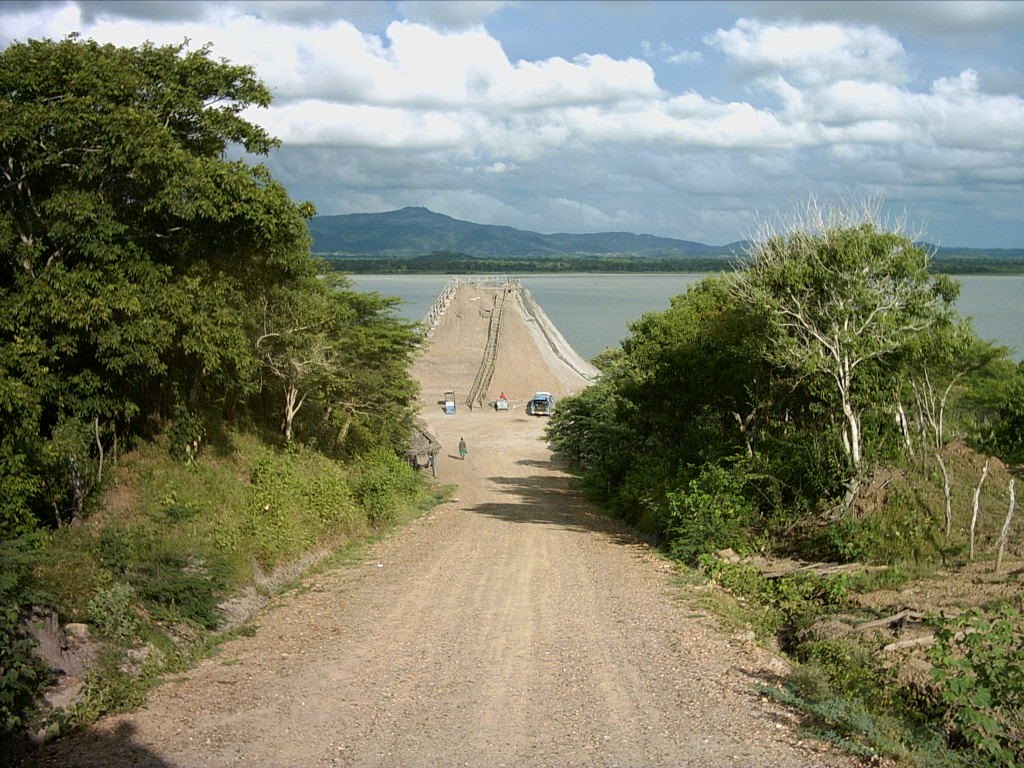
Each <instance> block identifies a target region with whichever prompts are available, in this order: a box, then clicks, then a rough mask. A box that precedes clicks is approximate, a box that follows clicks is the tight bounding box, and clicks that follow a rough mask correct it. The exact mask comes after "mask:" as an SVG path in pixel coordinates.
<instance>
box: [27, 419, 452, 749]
mask: <svg viewBox="0 0 1024 768" xmlns="http://www.w3.org/2000/svg"><path fill="white" fill-rule="evenodd" d="M227 444H229V445H230V446H231V448H232V450H224V451H207V452H201V453H200V454H199V455H198V456H196V457H194V459H192V460H190V461H188V462H182V461H179V460H176V459H175V458H174V457H173V456H172V455H171V454H170V452H169V451H168V448H167V446H166V445H163V444H161V442H160V441H157V442H156V443H152V444H147V445H144V446H142V447H141V448H140V449H139V450H137V451H135V452H133V453H131V454H129V455H128V456H125V457H124V458H123V459H122V462H121V465H120V466H119V467H118V469H117V471H116V479H115V480H114V481H113V482H112V483H111V484H110V487H109V489H108V491H107V494H106V499H105V503H103V504H100V505H98V508H97V510H96V511H95V512H94V513H93V514H92V515H90V516H89V517H88V518H87V519H86V520H85V521H84V523H83V524H82V525H79V526H75V527H64V528H60V529H57V530H55V531H53V532H52V533H51V534H50V535H49V536H48V537H47V538H46V539H45V541H44V542H43V544H42V546H40V547H38V548H37V549H36V550H34V551H33V552H32V553H31V557H30V558H29V559H30V560H31V563H30V565H28V566H26V567H27V568H30V569H31V572H32V576H33V580H34V583H35V584H37V585H38V590H39V594H40V595H41V599H43V600H44V602H47V603H50V604H52V605H54V606H56V607H57V608H58V610H59V612H60V614H61V617H62V620H63V621H80V622H85V623H87V624H89V625H90V626H91V628H92V634H93V637H94V638H96V639H98V640H101V641H102V645H101V646H100V647H101V652H100V654H99V658H98V662H97V663H96V665H95V666H94V668H93V669H92V670H91V671H90V673H89V676H88V679H87V682H86V686H85V690H84V695H83V696H82V698H81V700H80V701H79V702H78V703H77V704H76V705H74V706H73V707H72V708H70V709H69V710H67V711H65V712H56V713H51V714H50V715H49V727H50V729H51V732H59V731H64V730H67V729H69V728H73V727H75V726H78V725H81V724H85V723H89V722H92V721H93V720H95V719H96V718H98V717H99V716H101V715H103V714H106V713H110V712H116V711H122V710H125V709H130V708H133V707H136V706H138V705H139V704H140V703H141V702H142V701H143V700H144V698H145V695H146V692H147V691H148V690H149V689H150V688H151V687H152V686H153V685H154V684H156V683H157V682H158V681H159V680H161V679H162V678H163V677H164V676H165V675H167V674H173V673H175V672H179V671H181V670H183V669H187V668H188V667H190V666H191V665H193V664H194V663H195V662H196V661H197V660H198V659H199V658H202V657H204V656H206V655H209V654H210V653H212V652H214V651H215V650H216V648H218V647H219V645H220V644H221V643H223V642H224V641H226V640H229V639H231V638H234V637H239V636H246V635H251V634H252V633H254V632H255V628H254V626H253V625H252V624H251V623H249V622H245V621H243V622H242V623H240V624H238V625H236V626H234V627H233V628H232V629H230V630H227V631H221V627H222V624H223V620H224V617H223V616H222V612H221V607H220V606H221V604H222V602H223V601H224V600H225V599H226V598H227V597H229V596H231V595H232V594H235V593H237V592H239V591H240V590H241V589H242V588H243V587H247V586H250V585H253V584H255V583H257V577H262V576H264V575H265V574H266V573H268V572H271V571H273V570H274V569H277V568H281V567H284V566H293V567H296V568H297V569H298V570H297V571H296V573H299V572H302V573H307V572H308V567H307V566H306V565H305V562H306V560H307V559H309V555H310V554H311V553H314V552H319V551H326V552H329V553H330V554H328V555H327V556H326V557H322V558H320V559H319V561H316V560H315V559H311V560H310V562H314V563H316V564H315V566H314V567H315V569H316V570H317V571H324V570H328V569H330V568H334V567H338V566H340V565H344V564H347V563H351V562H354V561H356V560H358V558H359V557H360V552H361V551H362V549H363V548H364V547H365V545H366V544H367V543H369V542H371V541H372V540H374V539H375V538H377V537H379V536H381V535H383V534H384V533H385V532H386V531H387V530H390V529H391V528H392V527H394V526H395V525H399V524H402V523H404V522H406V521H408V520H410V519H412V518H414V517H416V516H418V515H421V514H423V512H424V511H426V510H428V509H431V508H432V507H434V506H436V505H437V504H438V503H439V502H440V501H442V500H443V499H444V498H446V497H447V495H449V492H448V491H446V490H445V489H435V488H431V487H428V485H427V484H426V483H425V482H424V480H423V479H422V476H421V475H419V474H418V473H417V472H416V471H415V470H413V469H412V468H411V467H409V466H408V465H407V464H406V463H405V462H403V461H402V460H401V459H399V458H398V457H397V456H395V455H394V454H392V453H390V452H387V451H381V452H375V453H371V454H369V455H367V456H364V457H363V458H361V459H359V460H357V461H356V462H354V463H353V464H350V465H343V464H340V463H339V462H337V461H334V460H331V459H329V458H327V457H325V456H324V455H323V454H320V453H317V452H316V451H313V450H310V449H306V448H303V447H301V446H299V447H293V448H290V449H287V450H275V449H271V448H268V447H267V446H266V445H265V444H263V443H261V442H260V441H259V439H258V438H257V437H255V436H252V435H246V434H240V433H239V434H232V435H231V436H230V440H229V441H228V443H227ZM299 578H300V577H299V576H296V577H294V578H292V579H289V580H281V582H279V583H275V584H274V586H271V587H269V589H270V591H272V592H273V593H278V592H281V591H284V590H286V589H288V588H289V587H294V586H295V584H296V583H298V580H299Z"/></svg>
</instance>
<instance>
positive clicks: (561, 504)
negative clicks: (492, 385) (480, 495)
mask: <svg viewBox="0 0 1024 768" xmlns="http://www.w3.org/2000/svg"><path fill="white" fill-rule="evenodd" d="M516 463H517V464H518V465H521V466H530V467H537V468H541V469H547V470H550V469H552V468H553V467H555V466H557V465H556V464H554V463H553V462H548V461H533V460H522V461H518V462H516ZM487 479H488V480H490V481H491V482H492V483H494V484H496V485H497V486H499V487H500V488H501V492H502V493H503V494H506V495H508V497H509V500H508V501H507V502H487V503H484V504H477V505H476V506H474V507H472V508H471V510H470V511H472V512H477V513H479V514H483V515H490V516H491V517H496V518H500V519H502V520H507V521H509V522H514V523H531V524H543V525H553V526H558V527H560V528H567V529H570V530H576V531H580V532H588V533H602V534H605V535H606V536H609V537H611V538H612V539H613V540H614V541H616V542H617V543H621V544H637V543H638V542H639V541H640V539H638V538H637V536H636V535H635V534H633V533H631V532H630V530H629V528H628V527H627V526H626V525H625V524H623V523H622V522H620V521H618V520H615V519H613V518H611V517H609V516H608V515H607V514H606V513H604V512H602V511H601V510H600V509H598V508H597V507H595V506H594V505H593V504H591V503H590V502H588V501H587V500H586V499H585V498H584V497H583V495H582V494H581V493H580V492H579V490H577V489H576V488H574V487H573V486H574V483H575V480H574V478H572V477H569V476H566V475H551V474H543V475H541V474H538V475H526V476H522V475H519V476H514V477H503V476H494V477H489V478H487Z"/></svg>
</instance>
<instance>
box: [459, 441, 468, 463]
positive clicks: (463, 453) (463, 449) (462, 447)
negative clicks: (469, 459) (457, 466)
mask: <svg viewBox="0 0 1024 768" xmlns="http://www.w3.org/2000/svg"><path fill="white" fill-rule="evenodd" d="M467 453H469V451H467V450H466V438H464V437H460V438H459V458H460V459H462V460H463V461H465V460H466V454H467Z"/></svg>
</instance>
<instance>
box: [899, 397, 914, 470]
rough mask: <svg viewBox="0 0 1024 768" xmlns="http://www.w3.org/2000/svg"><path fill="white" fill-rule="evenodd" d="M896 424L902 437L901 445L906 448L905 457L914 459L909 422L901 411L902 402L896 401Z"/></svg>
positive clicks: (902, 410)
mask: <svg viewBox="0 0 1024 768" xmlns="http://www.w3.org/2000/svg"><path fill="white" fill-rule="evenodd" d="M896 423H897V424H898V425H899V428H900V435H902V436H903V445H904V446H906V449H907V455H908V456H910V458H914V441H913V440H911V439H910V421H909V420H908V419H907V412H906V411H905V410H904V409H903V401H902V400H897V401H896Z"/></svg>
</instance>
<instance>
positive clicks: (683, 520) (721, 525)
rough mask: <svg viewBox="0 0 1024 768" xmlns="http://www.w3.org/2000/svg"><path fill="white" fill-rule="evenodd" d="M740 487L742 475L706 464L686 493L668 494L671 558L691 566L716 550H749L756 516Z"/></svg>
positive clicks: (675, 492)
mask: <svg viewBox="0 0 1024 768" xmlns="http://www.w3.org/2000/svg"><path fill="white" fill-rule="evenodd" d="M743 485H744V476H743V474H742V473H740V472H737V471H730V470H728V469H725V468H723V467H719V466H714V465H710V464H709V465H705V466H704V467H703V468H702V469H701V472H700V474H699V475H698V476H697V477H696V478H695V479H693V480H691V481H690V483H689V485H688V486H687V488H686V489H685V490H677V491H672V492H670V493H668V494H667V496H668V505H669V507H668V514H669V525H668V536H669V552H670V554H671V555H672V557H675V558H677V559H679V560H682V561H684V562H686V563H688V564H691V565H692V564H695V563H696V562H697V560H698V558H699V557H700V556H701V555H704V554H708V553H711V552H715V551H717V550H719V549H724V548H726V547H728V548H731V549H734V550H736V551H737V552H743V551H745V550H746V549H747V548H748V546H749V545H750V542H751V540H752V534H751V530H752V528H753V527H754V525H755V524H756V522H757V521H758V512H757V509H756V508H755V507H754V505H752V504H751V503H750V502H749V501H748V500H747V499H746V497H745V496H744V494H743Z"/></svg>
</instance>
